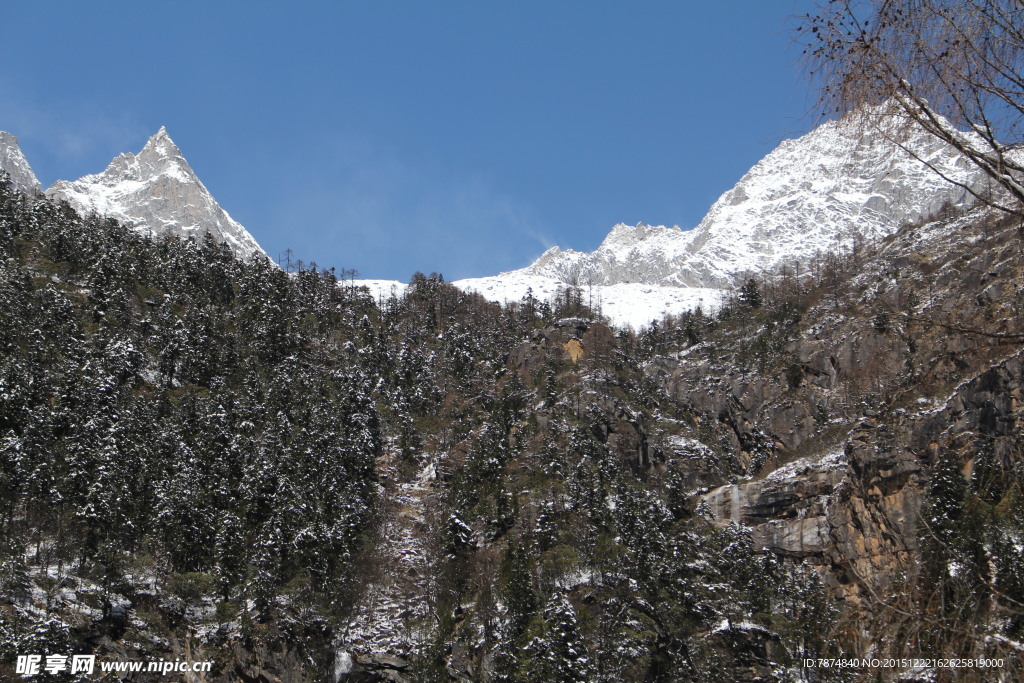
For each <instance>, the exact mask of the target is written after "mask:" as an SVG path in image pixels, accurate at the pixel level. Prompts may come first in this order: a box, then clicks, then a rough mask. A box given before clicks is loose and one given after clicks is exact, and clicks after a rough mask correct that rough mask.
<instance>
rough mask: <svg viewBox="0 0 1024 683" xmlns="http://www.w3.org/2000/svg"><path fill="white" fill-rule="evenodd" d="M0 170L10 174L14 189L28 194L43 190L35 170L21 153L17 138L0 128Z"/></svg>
mask: <svg viewBox="0 0 1024 683" xmlns="http://www.w3.org/2000/svg"><path fill="white" fill-rule="evenodd" d="M0 170H2V171H5V172H6V173H7V175H8V176H10V179H11V184H12V185H13V186H14V189H16V190H19V191H21V192H24V193H25V194H28V195H35V194H38V193H40V192H42V191H43V187H42V185H40V184H39V180H38V179H36V174H35V172H33V171H32V167H31V166H29V164H28V160H26V159H25V155H24V154H22V153H21V147H19V146H18V138H17V137H15V136H13V135H11V134H10V133H7V132H5V131H2V130H0Z"/></svg>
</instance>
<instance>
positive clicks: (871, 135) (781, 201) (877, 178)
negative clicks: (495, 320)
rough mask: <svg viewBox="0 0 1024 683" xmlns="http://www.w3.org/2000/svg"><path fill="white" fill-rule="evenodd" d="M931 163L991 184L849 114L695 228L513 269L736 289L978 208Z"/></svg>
mask: <svg viewBox="0 0 1024 683" xmlns="http://www.w3.org/2000/svg"><path fill="white" fill-rule="evenodd" d="M894 140H895V141H898V144H897V142H894ZM901 146H902V147H904V148H906V149H907V150H910V152H912V153H913V156H912V155H911V154H910V153H908V152H907V151H904V149H903V148H901ZM914 156H916V157H918V158H917V159H915V158H914ZM921 160H923V161H925V162H927V164H930V165H932V166H933V167H934V168H935V169H937V170H938V171H940V172H941V173H943V174H944V175H946V176H947V177H948V178H951V179H953V180H956V181H958V182H963V183H966V184H967V185H970V186H972V187H978V188H980V187H981V184H982V180H981V178H980V174H979V172H978V171H976V170H975V169H974V168H973V167H971V166H970V164H969V163H968V162H967V161H966V160H965V159H964V158H963V157H961V156H960V154H959V153H957V152H956V151H955V150H954V149H952V148H951V147H948V146H947V145H945V144H944V143H941V142H939V141H937V140H935V139H934V138H932V137H930V136H928V135H927V134H925V133H921V132H917V131H916V130H903V129H902V128H901V126H900V124H899V122H898V121H896V120H895V119H891V118H885V117H878V120H873V121H865V120H863V119H853V118H846V119H843V120H840V121H831V122H828V123H825V124H824V125H822V126H820V127H818V128H817V129H815V130H813V131H811V132H810V133H808V134H806V135H804V136H803V137H800V138H798V139H795V140H785V141H783V142H782V144H780V145H779V146H778V147H777V148H776V149H775V150H774V151H772V152H771V153H770V154H769V155H768V156H766V157H765V158H764V159H762V160H761V161H760V162H758V164H757V165H756V166H754V167H753V168H752V169H750V171H748V172H747V174H746V175H744V176H743V178H741V179H740V181H739V182H738V183H737V184H736V186H735V187H733V188H732V189H731V190H729V191H728V192H726V193H725V194H723V195H722V196H721V197H720V198H719V200H718V201H717V202H715V204H714V205H713V206H712V207H711V210H710V211H708V213H707V215H706V216H705V217H704V219H703V220H702V221H701V223H700V225H698V226H697V227H696V228H694V229H693V230H689V231H682V230H680V229H679V228H666V227H660V226H658V227H655V226H649V225H643V224H642V223H638V224H637V225H635V226H630V225H624V224H619V225H616V226H615V227H614V228H612V230H611V232H610V233H608V236H607V237H606V238H605V240H604V242H602V243H601V246H600V247H598V248H597V250H596V251H593V252H591V253H581V252H577V251H573V250H571V249H570V250H566V251H563V250H561V249H559V248H558V247H552V248H551V249H549V250H548V251H546V252H545V253H544V254H543V255H542V256H541V257H540V258H539V259H537V261H536V262H534V263H533V264H532V265H530V266H528V267H527V268H525V269H523V270H522V271H513V272H514V273H517V272H522V273H528V274H531V275H535V276H544V277H549V278H554V279H558V280H561V281H563V282H568V283H577V284H579V285H581V286H585V285H612V284H617V283H624V282H642V283H645V284H649V285H669V286H677V287H710V288H715V287H730V286H732V285H733V284H734V283H735V278H736V276H737V275H740V274H742V273H745V272H749V271H761V270H764V269H767V268H771V267H773V266H776V265H778V264H780V263H788V262H792V261H804V260H806V259H808V258H810V257H811V256H813V255H814V254H815V253H816V252H818V251H823V250H828V249H829V248H832V247H833V246H835V244H836V243H837V242H841V243H848V242H850V240H851V239H852V238H853V237H854V235H855V234H857V233H859V234H860V235H861V236H862V237H864V238H867V239H874V238H878V237H881V236H884V235H887V234H890V233H891V232H893V231H894V230H895V229H896V228H898V227H899V226H900V225H901V224H904V223H907V222H915V221H919V220H921V219H922V218H924V217H926V216H929V215H931V214H933V213H935V212H937V211H938V210H939V209H940V208H941V207H942V206H943V205H945V204H947V203H948V204H952V205H961V204H965V203H968V202H969V200H970V199H971V196H970V195H969V193H968V192H967V191H966V190H965V189H964V188H962V187H959V186H957V185H954V184H951V183H949V182H947V181H945V180H943V179H942V178H941V177H940V176H939V175H938V174H937V173H935V172H934V171H932V170H930V169H929V168H928V167H927V165H926V164H925V163H922V161H921ZM508 275H511V273H510V274H508Z"/></svg>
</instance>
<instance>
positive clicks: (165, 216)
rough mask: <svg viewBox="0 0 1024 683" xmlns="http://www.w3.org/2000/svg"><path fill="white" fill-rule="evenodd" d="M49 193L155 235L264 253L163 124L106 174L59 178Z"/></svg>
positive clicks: (248, 253)
mask: <svg viewBox="0 0 1024 683" xmlns="http://www.w3.org/2000/svg"><path fill="white" fill-rule="evenodd" d="M46 196H47V197H50V198H52V199H62V200H64V201H67V202H68V203H69V204H71V205H72V206H73V207H74V208H75V209H77V210H78V211H79V212H81V213H87V214H88V213H95V214H98V215H101V216H109V217H111V218H116V219H118V220H120V221H122V222H124V223H128V224H131V225H134V226H135V227H136V228H138V229H140V230H146V231H148V232H151V233H153V234H171V235H176V236H179V237H191V236H197V237H198V236H200V235H202V234H203V233H209V234H211V235H213V237H214V239H216V240H217V241H218V242H223V243H224V244H227V245H228V246H229V247H230V248H231V250H232V251H233V252H234V253H235V254H237V255H238V256H241V257H243V258H247V257H249V256H253V255H260V256H266V254H265V253H264V251H263V249H261V248H260V246H259V244H257V243H256V240H255V239H253V237H252V235H250V234H249V232H248V231H247V230H246V229H245V228H243V227H242V226H241V225H240V224H239V223H238V222H237V221H235V220H234V219H232V218H231V216H229V215H228V213H227V211H225V210H224V209H222V208H221V207H220V205H219V204H218V203H217V201H216V200H215V199H214V198H213V195H211V194H210V192H209V190H207V189H206V187H205V186H204V185H203V183H202V182H201V181H200V180H199V178H198V177H197V176H196V174H195V172H194V171H193V170H192V168H191V167H190V166H189V164H188V162H187V161H185V157H184V156H182V153H181V150H179V149H178V147H177V145H175V144H174V142H173V141H172V140H171V137H170V136H169V135H168V134H167V130H166V129H165V128H161V129H160V130H159V131H158V132H157V133H156V135H154V136H153V137H151V138H150V139H149V141H148V142H147V143H146V146H145V147H143V148H142V151H141V152H139V154H138V155H134V154H122V155H121V156H119V157H117V158H116V159H114V160H113V161H112V162H110V165H109V166H107V168H106V170H105V171H103V172H102V173H97V174H94V175H87V176H84V177H82V178H79V179H78V180H76V181H73V182H72V181H67V180H59V181H57V182H56V183H54V184H53V185H52V186H51V187H49V188H48V189H47V190H46Z"/></svg>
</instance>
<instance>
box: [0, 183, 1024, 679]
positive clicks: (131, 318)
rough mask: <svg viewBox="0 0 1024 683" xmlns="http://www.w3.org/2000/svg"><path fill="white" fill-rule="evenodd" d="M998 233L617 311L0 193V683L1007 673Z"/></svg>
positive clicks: (1014, 377) (1005, 350) (1009, 375)
mask: <svg viewBox="0 0 1024 683" xmlns="http://www.w3.org/2000/svg"><path fill="white" fill-rule="evenodd" d="M926 238H927V239H926ZM929 240H930V241H929ZM922 245H923V246H922ZM1019 246H1020V237H1019V235H1018V232H1017V229H1016V227H1015V226H1012V225H1009V224H1007V223H1005V222H1003V223H1001V222H999V221H998V220H995V219H991V218H986V217H985V216H984V215H982V214H975V215H971V216H967V217H959V218H958V217H955V216H954V217H950V218H949V220H947V221H945V222H939V223H928V224H926V225H924V226H907V227H906V228H905V229H904V230H902V231H900V233H898V235H897V236H896V237H895V238H894V239H891V240H888V241H887V242H886V243H884V244H880V245H877V246H870V247H869V246H867V245H859V246H858V248H857V249H856V250H855V251H854V252H853V253H845V254H838V255H832V256H830V257H829V258H828V259H826V260H824V261H822V262H821V263H822V265H821V266H820V267H818V268H815V269H814V270H813V271H812V272H809V273H807V272H805V273H803V274H796V273H793V272H789V273H778V274H776V275H771V276H766V277H764V278H759V279H757V280H751V281H750V282H749V283H748V284H747V285H746V286H744V287H743V288H742V289H741V290H740V291H739V292H738V294H737V296H736V297H735V299H734V300H732V301H730V302H729V303H727V304H726V306H725V307H724V308H723V309H722V310H721V311H718V312H715V313H713V314H712V313H710V312H700V311H697V312H694V313H690V314H687V315H684V316H682V317H679V318H670V319H667V320H665V321H662V322H661V323H660V324H659V325H656V326H653V327H651V328H648V329H645V330H643V331H641V333H639V334H634V333H633V332H630V331H617V330H615V329H613V328H611V327H609V326H607V325H606V323H605V322H603V321H602V319H601V317H600V314H599V312H597V311H593V310H591V309H590V308H589V307H588V305H587V302H586V301H585V300H584V297H583V296H582V295H581V293H580V292H578V291H573V290H568V291H566V292H564V293H563V294H562V295H561V296H559V297H558V298H557V300H556V301H555V302H554V304H553V305H548V304H544V303H539V302H537V301H535V300H532V299H530V298H527V299H525V300H524V301H522V302H519V303H515V304H509V305H505V306H502V305H498V304H494V303H490V302H487V301H485V300H484V299H483V298H481V297H479V296H477V295H472V294H466V293H464V292H461V291H459V290H458V289H455V288H454V287H452V286H450V285H448V284H447V283H445V282H444V280H443V278H441V277H440V276H438V275H431V276H429V277H428V276H424V275H422V274H416V275H415V276H413V278H412V283H411V287H410V288H409V290H408V292H407V293H406V294H405V295H404V296H403V297H402V298H392V299H390V300H385V301H374V300H373V299H371V298H370V297H369V296H368V295H367V294H366V293H365V291H363V290H358V289H353V288H352V287H351V286H349V285H348V284H347V283H345V282H339V280H338V279H337V278H336V277H335V274H334V273H333V272H331V271H322V270H319V269H317V268H316V267H315V266H310V267H308V268H304V269H301V270H298V271H297V272H286V271H284V270H281V269H279V268H277V267H276V266H274V265H273V264H270V263H269V262H267V261H265V260H261V259H258V258H254V259H251V260H248V261H242V260H239V259H237V258H236V257H234V256H233V255H232V254H231V253H230V252H229V251H228V250H227V249H226V248H225V247H224V246H223V245H218V244H216V243H215V242H214V241H213V240H212V239H211V240H207V241H205V242H202V243H195V242H191V241H180V240H176V239H161V240H157V239H151V238H148V237H144V236H141V235H140V234H139V233H137V232H134V231H132V230H130V229H128V228H125V227H122V226H121V225H119V224H117V223H115V222H112V221H105V220H103V219H98V218H95V217H85V218H83V217H81V216H79V215H77V214H76V213H75V212H74V211H73V210H71V209H70V208H69V207H68V206H67V205H59V204H54V203H52V202H50V201H48V200H45V199H34V200H29V199H27V198H25V197H24V196H23V195H21V194H20V193H17V192H15V191H13V190H12V189H11V188H10V187H9V186H8V185H6V184H4V185H3V186H2V187H0V248H2V250H3V251H2V262H0V289H2V298H3V301H4V305H3V306H2V307H0V344H2V351H0V373H2V374H0V512H2V517H0V595H2V601H0V676H3V677H13V676H14V673H13V666H14V658H15V655H16V654H20V653H26V652H40V653H46V652H51V653H66V654H71V653H95V654H97V655H98V658H99V659H101V660H121V659H146V658H156V659H159V658H180V659H193V660H213V661H214V668H213V672H212V674H211V675H209V679H210V680H219V681H229V680H250V681H276V680H287V681H303V680H309V681H321V680H352V681H359V680H409V681H412V680H416V681H420V680H422V681H445V680H465V681H476V680H493V681H576V680H578V681H621V680H651V681H674V680H708V681H715V680H799V679H800V677H801V676H808V675H810V672H809V671H808V670H806V669H803V668H802V666H803V661H804V659H805V658H817V657H843V656H846V657H852V656H868V655H870V656H876V657H883V656H908V655H909V656H913V653H915V652H916V653H917V655H918V656H921V657H929V656H930V657H940V656H958V653H960V655H962V656H967V654H966V653H967V649H969V651H970V653H971V655H970V656H985V657H1001V658H1003V660H1004V664H1003V666H1002V668H1001V669H999V672H998V673H999V674H1000V675H1004V676H1009V677H1010V679H1012V677H1013V676H1015V675H1018V674H1019V673H1020V671H1019V664H1017V663H1016V662H1017V659H1014V657H1015V652H1016V650H1017V649H1018V648H1020V647H1021V646H1020V645H1019V642H1020V641H1021V639H1022V636H1024V633H1022V630H1024V620H1022V618H1021V615H1022V613H1024V611H1022V608H1021V605H1022V603H1024V585H1022V584H1021V583H1020V577H1021V576H1022V575H1024V572H1022V571H1021V567H1020V532H1021V527H1022V524H1024V515H1022V509H1021V490H1020V467H1021V465H1020V463H1021V444H1020V442H1019V438H1018V430H1017V424H1018V422H1017V420H1018V418H1019V411H1020V410H1021V408H1020V407H1019V405H1018V402H1017V398H1015V397H1017V396H1019V391H1020V389H1021V387H1020V384H1021V381H1020V380H1021V372H1020V370H1021V369H1020V368H1019V367H1018V366H1019V365H1020V363H1019V356H1018V351H1019V344H1020V342H1021V340H1022V339H1024V336H1022V335H1024V330H1021V329H1020V328H1019V326H1018V324H1017V317H1018V308H1019V295H1020V282H1021V279H1020V278H1021V269H1022V262H1021V259H1020V257H1019V251H1020V250H1019ZM925 248H927V249H932V251H929V252H921V251H918V252H917V253H915V252H914V250H915V249H917V250H921V249H925ZM982 284H983V285H984V286H982ZM993 284H998V285H999V286H998V287H993V286H992V285H993ZM940 312H941V313H942V315H939V313H940ZM986 373H989V375H992V373H995V374H994V375H992V376H991V377H990V376H989V375H986ZM1000 373H1001V374H1000ZM986 392H987V393H986ZM1014 392H1017V393H1016V394H1015V393H1014ZM957 401H959V403H957ZM925 408H927V411H926V410H925ZM985 449H987V450H985ZM773 487H774V488H773ZM894 497H895V498H894ZM819 518H820V520H823V521H813V520H818V519H819ZM801 520H811V521H813V525H812V526H813V529H814V531H815V533H814V534H811V533H810V531H808V530H807V529H805V528H804V527H803V526H799V525H798V527H797V528H796V531H794V530H793V528H791V526H787V525H792V524H795V523H796V522H797V521H801ZM801 523H802V522H801ZM808 523H809V524H810V522H808ZM808 528H810V527H808ZM787 533H788V534H789V535H788V536H787ZM793 533H796V534H797V536H798V538H799V542H798V543H796V542H794V541H793ZM887 609H891V611H886V610H887ZM901 619H902V621H901ZM922 624H925V627H921V625H922ZM929 624H931V625H934V628H930V627H929V626H928V625H929ZM915 625H916V628H917V630H912V629H913V627H915ZM965 643H966V644H967V645H966V647H967V649H964V650H962V651H961V650H960V649H958V648H963V647H965V645H964V644H965ZM1017 654H1019V653H1017ZM862 673H864V671H863V670H859V671H858V670H845V671H843V670H829V671H825V670H815V671H814V672H813V675H814V676H820V678H821V679H836V680H842V679H844V678H855V677H856V676H857V675H860V674H862ZM883 673H885V675H888V673H890V672H883ZM972 673H977V672H972ZM940 674H941V675H942V676H947V677H950V678H957V677H961V678H963V677H964V675H965V672H963V671H953V670H945V671H941V672H940ZM66 677H68V676H66ZM50 678H51V679H53V680H59V678H60V677H59V676H51V677H50ZM158 679H159V676H153V680H158ZM135 680H148V679H146V678H144V677H139V678H137V679H135ZM965 680H971V679H970V677H969V676H968V677H967V678H965Z"/></svg>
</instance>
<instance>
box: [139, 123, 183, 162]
mask: <svg viewBox="0 0 1024 683" xmlns="http://www.w3.org/2000/svg"><path fill="white" fill-rule="evenodd" d="M165 157H171V158H177V159H180V160H181V162H182V163H185V165H186V166H187V162H185V157H184V156H182V154H181V150H180V149H178V146H177V145H176V144H174V140H172V139H171V136H170V135H169V134H168V133H167V128H166V126H160V130H158V131H157V132H156V133H155V134H154V135H152V136H151V137H150V138H149V140H147V141H146V145H145V147H143V148H142V151H141V152H139V158H140V159H141V158H149V159H151V160H153V161H156V160H157V159H161V158H165Z"/></svg>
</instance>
